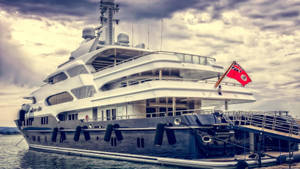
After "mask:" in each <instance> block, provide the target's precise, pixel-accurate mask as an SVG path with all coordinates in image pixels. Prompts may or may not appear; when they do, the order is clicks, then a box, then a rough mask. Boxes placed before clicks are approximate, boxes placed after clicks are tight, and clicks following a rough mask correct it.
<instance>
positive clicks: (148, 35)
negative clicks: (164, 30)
mask: <svg viewBox="0 0 300 169" xmlns="http://www.w3.org/2000/svg"><path fill="white" fill-rule="evenodd" d="M149 35H150V28H149V24H148V37H147V38H148V39H147V40H148V45H147V46H148V49H149V48H150V47H149V46H150V45H149Z"/></svg>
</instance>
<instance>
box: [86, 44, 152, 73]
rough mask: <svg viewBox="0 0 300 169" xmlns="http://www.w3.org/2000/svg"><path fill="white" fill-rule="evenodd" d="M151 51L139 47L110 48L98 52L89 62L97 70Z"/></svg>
mask: <svg viewBox="0 0 300 169" xmlns="http://www.w3.org/2000/svg"><path fill="white" fill-rule="evenodd" d="M149 53H151V52H149V51H145V50H138V49H130V48H129V49H124V48H110V49H107V50H104V51H102V52H100V53H97V54H96V55H95V56H93V57H92V58H91V59H90V60H89V61H88V62H87V64H90V65H92V66H93V67H94V69H95V70H96V71H99V70H102V69H104V68H107V67H112V66H114V65H118V64H120V63H123V62H126V61H129V60H130V59H134V58H136V57H139V56H142V55H145V54H149Z"/></svg>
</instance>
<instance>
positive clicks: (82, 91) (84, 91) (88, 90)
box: [71, 86, 96, 99]
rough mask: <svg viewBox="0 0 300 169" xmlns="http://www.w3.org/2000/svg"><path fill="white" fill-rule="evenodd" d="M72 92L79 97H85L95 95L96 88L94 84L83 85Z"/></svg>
mask: <svg viewBox="0 0 300 169" xmlns="http://www.w3.org/2000/svg"><path fill="white" fill-rule="evenodd" d="M71 92H72V93H73V94H74V95H75V96H76V98H77V99H83V98H87V97H93V96H94V94H95V92H96V90H95V88H94V87H93V86H83V87H79V88H75V89H72V90H71Z"/></svg>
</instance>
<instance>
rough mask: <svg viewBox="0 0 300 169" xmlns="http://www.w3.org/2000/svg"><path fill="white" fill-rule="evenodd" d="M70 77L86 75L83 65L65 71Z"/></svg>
mask: <svg viewBox="0 0 300 169" xmlns="http://www.w3.org/2000/svg"><path fill="white" fill-rule="evenodd" d="M67 72H68V74H69V75H70V77H74V76H77V75H79V74H87V73H88V71H87V70H86V69H85V67H84V66H83V65H77V66H74V67H72V68H70V69H68V70H67Z"/></svg>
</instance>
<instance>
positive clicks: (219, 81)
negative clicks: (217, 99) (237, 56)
mask: <svg viewBox="0 0 300 169" xmlns="http://www.w3.org/2000/svg"><path fill="white" fill-rule="evenodd" d="M235 63H236V61H233V62H232V63H231V65H230V66H229V68H228V69H227V70H226V72H225V73H224V74H223V75H222V77H221V78H220V79H219V80H218V81H217V82H216V84H215V88H217V87H218V86H219V85H220V83H221V81H222V80H223V79H224V77H225V76H226V75H227V73H228V72H229V70H230V69H231V67H232V66H233V64H235Z"/></svg>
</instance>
